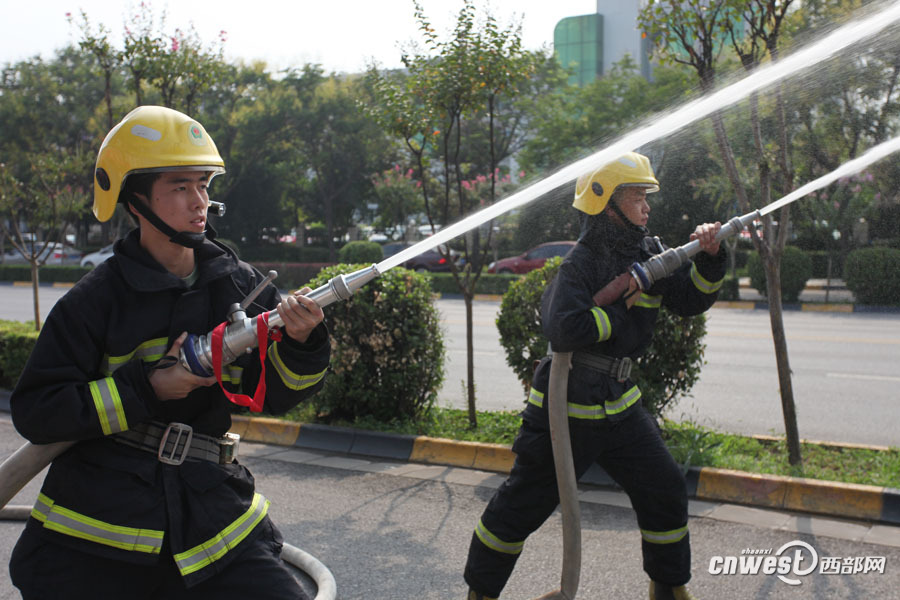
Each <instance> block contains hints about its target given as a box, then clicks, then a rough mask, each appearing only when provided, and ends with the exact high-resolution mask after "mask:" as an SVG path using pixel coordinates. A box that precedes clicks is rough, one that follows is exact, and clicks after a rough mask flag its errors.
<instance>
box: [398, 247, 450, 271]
mask: <svg viewBox="0 0 900 600" xmlns="http://www.w3.org/2000/svg"><path fill="white" fill-rule="evenodd" d="M412 245H413V243H412V242H393V243H390V244H385V245H384V246H382V247H381V250H382V252H383V253H384V257H385V258H387V257H388V256H393V255H394V254H397V253H398V252H400V251H401V250H405V249H407V248H409V247H410V246H412ZM441 248H443V249H444V251H446V249H447V246H445V245H441ZM460 256H461V254H460V253H459V252H457V251H456V250H453V249H452V248H451V249H450V259H451V260H452V261H453V262H456V263H459V259H460ZM403 266H404V267H406V268H407V269H412V270H413V271H432V272H435V273H437V272H441V271H449V270H450V261H448V260H447V258H446V257H445V256H444V255H443V254H441V252H440V251H439V250H438V249H437V248H432V249H431V250H426V251H425V252H423V253H421V254H419V255H418V256H414V257H412V258H410V259H409V260H407V261H406V262H405V263H403Z"/></svg>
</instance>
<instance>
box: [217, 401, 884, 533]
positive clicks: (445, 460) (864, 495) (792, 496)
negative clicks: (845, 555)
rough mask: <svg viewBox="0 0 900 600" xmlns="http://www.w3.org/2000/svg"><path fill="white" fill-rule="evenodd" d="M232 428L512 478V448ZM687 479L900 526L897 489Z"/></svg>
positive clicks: (710, 493) (718, 473) (760, 478)
mask: <svg viewBox="0 0 900 600" xmlns="http://www.w3.org/2000/svg"><path fill="white" fill-rule="evenodd" d="M231 431H232V432H233V433H237V434H238V435H240V436H241V438H242V439H243V440H244V441H247V442H257V443H263V444H274V445H278V446H289V447H293V448H301V449H311V450H324V451H329V452H340V453H344V454H356V455H363V456H368V457H372V458H386V459H393V460H403V461H409V462H415V463H423V464H430V465H446V466H452V467H464V468H469V469H479V470H484V471H493V472H497V473H504V474H507V473H509V471H510V469H511V468H512V464H513V461H514V459H515V455H514V454H513V452H512V450H511V449H510V447H509V446H506V445H503V444H486V443H481V442H460V441H456V440H449V439H443V438H431V437H427V436H416V435H401V434H390V433H383V432H378V431H366V430H362V429H353V428H349V427H333V426H330V425H317V424H307V423H294V422H289V421H281V420H279V419H273V418H265V417H244V416H239V415H233V416H232V428H231ZM686 479H687V485H688V496H689V497H690V498H695V499H697V500H707V501H716V502H728V503H734V504H747V505H751V506H757V507H762V508H772V509H778V510H788V511H796V512H804V513H813V514H818V515H827V516H832V517H842V518H849V519H861V520H865V521H873V522H879V523H886V524H890V525H900V489H894V488H886V487H880V486H874V485H860V484H852V483H840V482H834V481H822V480H818V479H808V478H803V477H787V476H782V475H762V474H756V473H746V472H744V471H734V470H729V469H717V468H713V467H691V468H690V469H689V470H688V472H687V475H686ZM579 483H582V484H587V485H593V486H598V487H607V488H614V487H618V486H616V484H615V482H613V480H612V479H611V478H610V477H609V475H607V474H606V472H605V471H604V470H603V469H602V468H600V466H599V465H597V464H593V465H591V467H590V468H589V469H588V471H587V472H586V473H585V474H584V476H582V477H581V479H580V480H579Z"/></svg>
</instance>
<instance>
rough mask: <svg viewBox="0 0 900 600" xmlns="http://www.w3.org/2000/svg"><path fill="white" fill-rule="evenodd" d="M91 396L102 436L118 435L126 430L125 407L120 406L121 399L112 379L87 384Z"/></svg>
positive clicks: (107, 378) (106, 378)
mask: <svg viewBox="0 0 900 600" xmlns="http://www.w3.org/2000/svg"><path fill="white" fill-rule="evenodd" d="M88 389H89V390H91V396H93V398H94V408H95V409H97V419H98V420H99V421H100V429H102V430H103V435H110V434H113V433H119V432H120V431H125V430H126V429H128V421H126V419H125V407H124V406H122V398H120V397H119V390H118V388H117V387H116V382H115V381H113V378H112V377H105V378H103V379H98V380H96V381H91V382H89V383H88Z"/></svg>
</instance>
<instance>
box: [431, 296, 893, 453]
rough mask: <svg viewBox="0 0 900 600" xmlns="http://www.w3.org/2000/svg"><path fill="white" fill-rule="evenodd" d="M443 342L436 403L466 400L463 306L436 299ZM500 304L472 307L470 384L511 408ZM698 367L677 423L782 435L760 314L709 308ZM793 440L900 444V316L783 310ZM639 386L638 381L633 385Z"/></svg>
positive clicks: (491, 404)
mask: <svg viewBox="0 0 900 600" xmlns="http://www.w3.org/2000/svg"><path fill="white" fill-rule="evenodd" d="M437 306H438V308H439V310H440V311H441V314H442V315H443V317H444V319H443V322H444V326H445V327H446V331H447V335H446V343H447V348H448V360H447V363H448V364H447V370H446V378H445V383H444V387H443V388H442V390H441V392H440V396H439V403H440V404H441V405H442V406H453V407H457V408H463V407H465V406H466V401H465V395H464V393H463V382H464V381H465V378H466V345H465V305H464V303H463V302H462V301H461V300H439V301H438V303H437ZM499 308H500V304H499V302H475V303H474V316H473V318H474V331H475V334H474V335H475V340H474V348H475V387H476V397H477V407H478V408H479V409H480V410H518V409H520V408H521V407H522V406H523V402H524V398H525V396H524V394H525V392H524V390H523V388H522V385H521V384H520V383H518V381H517V380H516V378H515V376H514V375H513V373H512V370H511V369H510V368H509V367H508V366H507V365H506V361H505V354H504V350H503V348H502V346H500V343H499V337H498V334H497V329H496V326H495V325H494V321H495V320H496V317H497V314H498V312H499ZM707 314H708V316H709V319H708V321H707V335H706V338H705V343H706V354H705V360H706V364H705V365H704V366H703V369H702V371H701V374H700V378H699V380H698V382H697V383H696V384H695V385H694V388H693V389H692V390H691V396H690V397H686V398H682V399H681V400H680V401H679V402H678V403H677V404H676V405H674V406H671V407H670V408H669V410H668V416H670V417H672V418H674V419H676V420H685V419H690V420H692V421H694V422H697V423H699V424H702V425H707V426H711V427H714V428H717V429H720V430H723V431H731V432H734V433H742V434H771V435H783V433H784V419H783V416H782V410H781V395H780V393H779V386H778V374H777V369H776V366H775V351H774V346H773V343H772V333H771V328H770V323H769V313H768V311H765V310H744V309H732V308H713V309H712V310H710V311H709V312H708V313H707ZM784 325H785V330H786V335H787V340H788V353H789V359H790V364H791V370H792V372H793V377H792V384H793V388H794V400H795V404H796V409H797V421H798V428H799V431H800V436H801V437H802V438H804V439H811V440H824V441H835V442H852V443H860V444H876V445H883V446H900V394H898V393H897V385H898V384H900V373H898V371H897V365H898V364H900V314H884V313H836V312H829V313H821V312H803V311H785V312H784ZM638 384H639V385H640V382H638Z"/></svg>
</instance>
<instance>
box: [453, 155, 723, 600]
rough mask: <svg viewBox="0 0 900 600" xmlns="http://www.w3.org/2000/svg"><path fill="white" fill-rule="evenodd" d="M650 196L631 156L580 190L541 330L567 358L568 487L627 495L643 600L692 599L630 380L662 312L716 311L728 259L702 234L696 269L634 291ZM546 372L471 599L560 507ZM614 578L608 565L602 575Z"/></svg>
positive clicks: (677, 508) (645, 251) (669, 479)
mask: <svg viewBox="0 0 900 600" xmlns="http://www.w3.org/2000/svg"><path fill="white" fill-rule="evenodd" d="M658 189H659V182H658V181H657V180H656V177H655V176H654V174H653V171H652V168H651V166H650V161H649V160H648V159H647V157H645V156H643V155H641V154H637V153H634V152H631V153H628V154H626V155H624V156H622V157H620V158H619V159H618V160H616V161H613V162H611V163H609V164H607V165H605V166H603V167H601V168H599V169H597V170H595V171H592V172H590V173H587V174H585V175H583V176H582V177H580V178H579V179H578V181H577V182H576V188H575V202H574V206H575V208H577V209H578V210H579V211H581V213H583V214H582V215H581V219H582V231H581V235H580V237H579V239H578V243H577V244H576V245H575V247H574V248H573V249H572V251H571V252H570V253H569V254H568V256H566V257H565V259H564V260H563V262H562V264H561V265H560V268H559V272H558V274H557V276H556V278H555V279H554V280H553V281H552V282H551V284H550V285H549V286H548V287H547V289H546V290H545V292H544V295H543V297H542V301H541V319H542V327H543V331H544V334H545V335H546V336H547V338H548V339H549V340H550V344H551V347H552V350H553V351H555V352H571V353H572V369H571V371H570V372H569V377H568V398H567V402H568V417H569V430H570V435H571V442H572V453H573V459H574V466H575V475H576V477H581V476H582V475H583V474H584V473H585V472H586V471H587V470H588V468H589V467H590V466H591V465H592V464H593V463H595V462H596V463H598V464H599V465H600V467H602V468H603V469H604V470H605V471H606V473H607V474H609V476H610V477H612V478H613V479H614V480H615V481H616V483H617V484H618V485H620V486H621V487H622V489H624V490H625V492H626V493H627V494H628V496H629V498H630V499H631V503H632V507H633V508H634V511H635V513H636V514H637V521H638V525H639V528H640V536H641V547H642V552H643V563H644V570H645V571H646V573H647V574H648V575H649V577H650V598H651V599H655V600H665V599H673V598H675V599H679V600H683V599H688V598H692V596H691V595H690V593H689V592H688V591H687V589H686V588H685V584H686V583H687V582H688V580H689V579H690V576H691V573H690V564H691V559H690V544H689V538H688V527H687V491H686V485H685V480H684V476H683V474H682V471H681V468H680V467H679V466H678V464H677V463H676V462H675V460H674V459H673V458H672V456H671V454H669V451H668V449H667V448H666V446H665V444H664V442H663V440H662V438H661V437H660V433H659V428H658V427H657V425H656V423H655V422H654V420H653V419H652V417H651V416H650V415H649V414H648V412H647V411H646V410H645V409H644V408H643V407H642V405H641V391H640V389H639V388H638V386H637V385H636V384H635V383H634V382H633V381H632V380H631V377H630V373H631V366H632V361H634V360H635V359H637V358H638V357H639V356H640V355H641V354H642V353H643V352H644V351H645V350H646V348H647V347H648V346H649V344H650V341H651V338H652V336H653V328H654V323H655V322H656V318H657V315H658V313H659V310H660V307H662V306H665V307H666V308H668V309H669V310H671V311H673V312H674V313H676V314H678V315H682V316H691V315H697V314H700V313H702V312H703V311H705V310H707V309H708V308H709V307H710V306H712V304H713V302H715V300H716V296H717V291H718V289H719V287H720V286H721V282H722V280H723V279H724V276H725V252H724V248H720V246H719V244H718V243H717V242H716V241H715V234H716V233H717V232H718V230H719V228H720V225H719V223H714V224H713V223H707V224H703V225H700V226H699V227H697V229H696V231H695V232H694V233H693V234H692V235H691V237H692V239H697V240H699V243H700V246H701V248H702V249H703V251H702V252H700V253H699V254H698V255H697V258H696V261H695V262H693V263H691V262H688V263H687V264H685V265H684V266H683V267H682V268H680V269H679V270H677V271H676V272H675V273H674V274H672V275H671V276H670V277H666V278H664V279H660V280H659V281H657V282H655V283H654V284H653V286H652V287H651V288H650V289H648V290H646V291H641V290H640V288H639V287H638V285H637V283H636V282H635V281H634V279H633V278H632V277H631V275H630V274H629V273H628V272H629V268H630V267H631V265H633V264H634V263H636V262H643V261H645V260H647V259H648V258H649V257H651V256H653V255H655V254H657V253H659V252H662V251H663V250H664V247H663V245H662V243H661V242H660V241H659V238H655V237H651V236H650V235H649V232H648V230H647V227H646V225H647V220H648V217H649V212H650V207H649V204H648V203H647V199H646V194H647V193H649V192H655V191H657V190H658ZM551 362H552V357H549V356H548V357H546V358H544V359H543V360H541V362H540V363H539V365H538V366H537V369H536V370H535V374H534V378H533V380H532V388H531V392H530V394H529V398H528V404H527V407H526V408H525V410H524V412H523V413H522V425H521V428H520V429H519V433H518V435H517V437H516V440H515V443H514V444H513V452H514V453H515V454H516V460H515V463H514V465H513V468H512V470H511V472H510V475H509V477H508V478H507V480H506V481H505V482H504V483H503V485H502V486H501V487H500V488H499V489H498V490H497V492H496V493H495V494H494V496H493V498H492V499H491V500H490V502H489V503H488V506H487V508H486V509H485V511H484V513H483V514H482V516H481V519H480V520H479V521H478V523H477V525H476V527H475V532H474V534H473V536H472V541H471V545H470V547H469V555H468V560H467V562H466V567H465V580H466V582H467V583H468V585H469V595H468V599H469V600H488V599H495V598H497V597H499V595H500V592H501V591H502V590H503V587H504V586H505V585H506V582H507V580H508V579H509V577H510V575H511V574H512V571H513V568H514V567H515V564H516V560H517V559H518V557H519V555H520V553H521V552H522V550H523V548H524V545H525V540H526V538H527V537H528V536H529V535H530V534H531V533H532V532H533V531H535V530H536V529H537V528H538V527H540V526H541V524H542V523H543V522H544V521H545V520H546V519H547V518H548V517H549V516H550V514H551V513H552V512H553V511H554V510H555V508H556V506H557V505H558V504H559V492H558V488H557V482H556V473H555V469H554V462H553V454H552V449H551V438H550V431H549V425H548V414H547V406H546V403H545V401H544V400H545V398H546V396H547V390H548V382H549V377H550V366H551ZM551 401H552V400H551ZM617 568H618V565H615V564H610V565H609V569H608V570H607V573H609V574H613V573H615V570H616V569H617Z"/></svg>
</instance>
